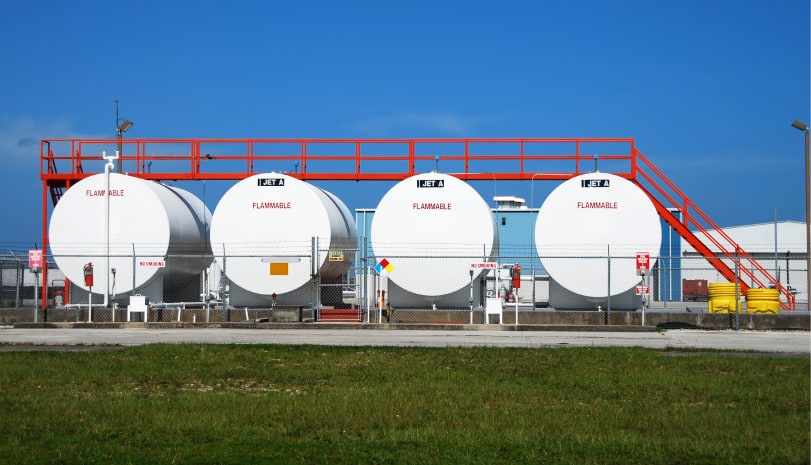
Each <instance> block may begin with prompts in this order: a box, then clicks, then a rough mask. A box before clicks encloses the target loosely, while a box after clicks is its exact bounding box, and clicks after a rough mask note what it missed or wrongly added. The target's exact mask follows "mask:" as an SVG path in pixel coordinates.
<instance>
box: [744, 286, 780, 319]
mask: <svg viewBox="0 0 811 465" xmlns="http://www.w3.org/2000/svg"><path fill="white" fill-rule="evenodd" d="M746 311H747V312H748V313H780V291H779V290H777V289H766V288H762V287H753V288H751V289H749V290H748V291H746Z"/></svg>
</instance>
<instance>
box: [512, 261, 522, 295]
mask: <svg viewBox="0 0 811 465" xmlns="http://www.w3.org/2000/svg"><path fill="white" fill-rule="evenodd" d="M510 278H512V282H513V289H519V288H520V287H521V265H519V264H518V263H516V264H515V265H513V266H512V267H511V268H510Z"/></svg>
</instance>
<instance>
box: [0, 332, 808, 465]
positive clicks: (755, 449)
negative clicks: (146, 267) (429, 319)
mask: <svg viewBox="0 0 811 465" xmlns="http://www.w3.org/2000/svg"><path fill="white" fill-rule="evenodd" d="M809 379H810V376H809V360H808V359H803V358H771V357H727V356H719V355H718V354H714V353H706V354H694V353H693V354H690V356H685V357H674V356H667V355H663V354H661V353H658V352H656V351H652V350H646V349H624V348H599V349H591V348H568V349H537V350H536V349H493V348H447V349H426V348H369V347H352V348H349V347H314V346H271V345H265V346H254V345H249V346H248V345H152V346H141V347H133V348H127V349H121V350H102V351H91V352H52V351H38V352H0V463H9V464H27V463H43V464H60V463H64V464H75V463H82V464H119V463H133V464H149V463H161V464H167V463H182V464H198V463H199V464H247V463H329V464H361V463H362V464H376V463H378V464H397V463H402V464H440V463H441V464H449V463H451V464H452V463H458V464H466V465H468V464H516V463H551V464H717V463H725V464H745V463H757V464H768V463H773V464H780V465H785V464H801V463H809V449H810V448H811V441H810V440H809V429H810V427H811V425H810V424H809V384H810V381H809Z"/></svg>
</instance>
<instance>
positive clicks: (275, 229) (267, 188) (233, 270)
mask: <svg viewBox="0 0 811 465" xmlns="http://www.w3.org/2000/svg"><path fill="white" fill-rule="evenodd" d="M210 238H211V247H212V250H213V253H214V257H215V260H216V262H217V264H218V265H219V267H220V269H221V270H222V271H223V273H224V274H225V275H226V276H227V277H228V280H229V284H230V291H229V293H230V303H231V304H232V305H235V306H258V305H270V304H272V303H273V300H274V299H273V295H274V294H275V295H276V303H278V304H284V305H315V304H316V303H317V302H316V298H315V294H314V293H315V292H317V289H315V288H314V287H313V284H312V282H313V280H312V275H313V272H314V271H317V272H318V273H319V274H320V280H321V282H322V283H330V282H340V279H341V276H342V275H343V274H345V273H346V272H347V271H348V270H349V266H350V265H351V263H352V261H353V260H354V256H355V248H356V247H357V230H356V227H355V220H354V218H353V217H352V214H351V213H350V211H349V209H348V208H347V207H346V205H344V203H343V202H342V201H341V200H340V199H338V198H337V197H336V196H334V195H333V194H331V193H329V192H327V191H325V190H323V189H320V188H318V187H315V186H313V185H311V184H308V183H306V182H303V181H301V180H298V179H296V178H294V177H291V176H287V175H285V174H279V173H264V174H257V175H254V176H251V177H249V178H246V179H243V180H242V181H240V182H238V183H237V184H235V185H234V186H232V187H231V188H230V189H228V191H227V192H226V193H225V194H224V195H223V197H222V198H221V199H220V201H219V203H218V204H217V208H215V209H214V215H213V218H212V220H211V233H210ZM313 238H317V249H318V254H317V258H316V259H315V260H316V262H315V263H314V262H313V260H312V258H311V257H312V256H313ZM313 265H315V268H313ZM335 291H336V292H335V293H334V294H335V299H333V300H335V302H331V301H330V297H329V295H322V296H321V302H322V303H323V304H325V305H330V304H333V303H340V302H341V290H340V289H335Z"/></svg>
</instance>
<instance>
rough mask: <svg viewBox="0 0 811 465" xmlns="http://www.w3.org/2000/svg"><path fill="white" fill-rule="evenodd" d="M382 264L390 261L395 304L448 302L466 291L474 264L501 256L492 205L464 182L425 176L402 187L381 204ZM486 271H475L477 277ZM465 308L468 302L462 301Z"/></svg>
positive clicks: (376, 231) (375, 226) (376, 230)
mask: <svg viewBox="0 0 811 465" xmlns="http://www.w3.org/2000/svg"><path fill="white" fill-rule="evenodd" d="M371 244H372V249H373V251H374V254H375V260H376V262H380V261H381V260H382V259H384V258H385V259H386V260H387V262H388V263H389V264H390V265H391V267H390V270H391V271H390V272H388V280H389V284H390V285H392V284H393V285H395V286H396V287H397V288H399V289H400V290H402V291H404V292H403V293H401V294H400V295H397V294H396V293H394V292H393V293H392V302H393V304H395V303H396V304H398V305H400V306H403V305H406V306H408V305H417V304H427V303H436V302H442V300H441V298H442V297H443V296H448V295H450V294H453V293H457V292H458V291H461V290H466V289H467V287H469V285H470V280H471V277H470V271H471V264H472V263H478V262H483V261H490V260H491V259H494V257H496V256H497V255H498V229H497V228H496V225H495V222H494V220H493V215H492V213H491V211H490V207H489V206H488V205H487V202H485V201H484V199H482V197H481V196H480V195H479V194H478V192H476V190H475V189H473V188H472V187H471V186H470V185H468V184H467V183H465V182H464V181H462V180H460V179H458V178H456V177H454V176H451V175H448V174H441V173H425V174H419V175H416V176H412V177H410V178H408V179H405V180H403V181H401V182H399V183H397V184H396V185H395V186H394V187H392V188H391V189H390V190H389V191H388V192H387V193H386V194H385V195H384V196H383V198H382V199H381V200H380V203H379V204H378V206H377V209H376V211H375V214H374V218H373V219H372V226H371ZM480 274H481V271H478V270H477V271H476V272H475V276H474V279H475V278H478V276H479V275H480ZM461 299H462V301H461V302H462V303H463V304H466V303H467V297H466V296H461Z"/></svg>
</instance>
